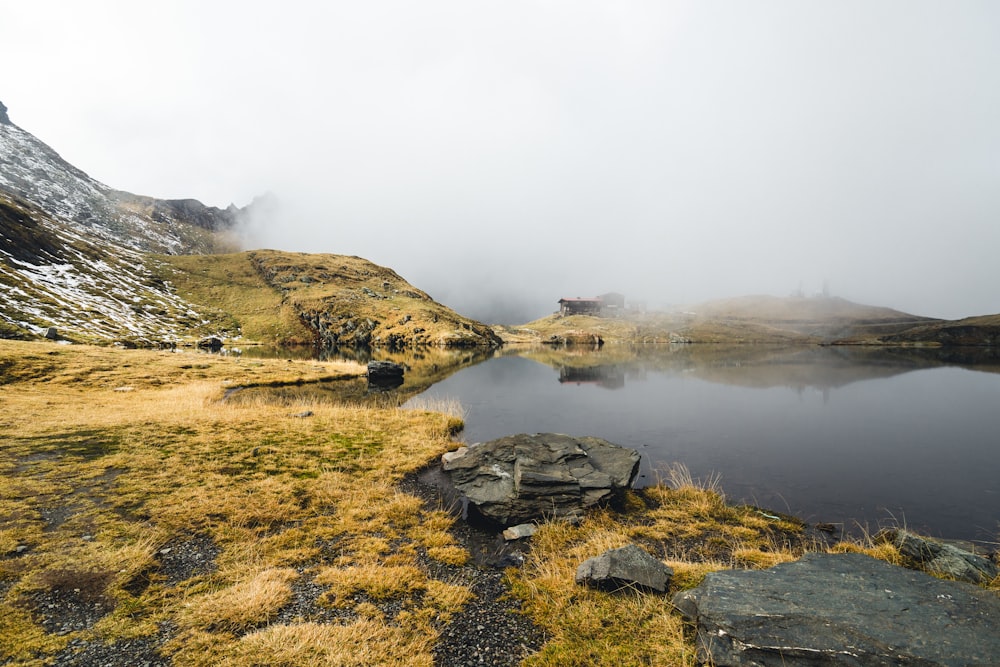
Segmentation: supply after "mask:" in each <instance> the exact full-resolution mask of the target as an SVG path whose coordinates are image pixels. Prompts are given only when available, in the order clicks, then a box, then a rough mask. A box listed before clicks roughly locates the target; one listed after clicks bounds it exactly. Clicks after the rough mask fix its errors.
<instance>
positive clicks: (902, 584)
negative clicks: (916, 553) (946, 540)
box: [673, 553, 1000, 667]
mask: <svg viewBox="0 0 1000 667" xmlns="http://www.w3.org/2000/svg"><path fill="white" fill-rule="evenodd" d="M673 603H674V605H675V606H676V607H677V608H678V609H679V610H680V611H681V613H682V614H683V615H684V616H685V617H686V618H687V619H688V620H689V621H691V622H692V623H693V624H694V625H695V626H696V630H697V638H696V642H697V646H698V659H699V660H700V661H702V662H708V663H711V664H713V665H717V666H718V667H727V666H729V667H732V666H736V665H753V666H754V667H772V666H774V667H777V666H782V667H787V666H789V665H800V666H815V667H820V666H822V667H832V666H834V665H852V666H858V665H880V666H884V667H889V666H896V665H898V666H900V667H902V666H904V665H905V666H908V667H912V666H917V665H919V666H920V667H932V666H942V667H952V666H955V667H957V666H958V665H963V666H968V665H998V664H1000V596H997V594H996V593H995V592H992V591H987V590H984V589H982V588H978V587H976V586H973V585H971V584H966V583H962V582H955V581H943V580H941V579H936V578H934V577H932V576H930V575H928V574H925V573H923V572H916V571H913V570H908V569H906V568H902V567H898V566H895V565H890V564H889V563H886V562H883V561H880V560H876V559H874V558H870V557H869V556H865V555H863V554H820V553H813V554H806V555H805V556H803V557H802V558H801V559H800V560H798V561H796V562H793V563H783V564H781V565H776V566H775V567H772V568H770V569H767V570H739V571H732V570H730V571H722V572H713V573H711V574H709V575H707V576H706V577H705V580H704V581H703V582H702V584H701V585H700V586H698V587H697V588H694V589H692V590H690V591H684V592H682V593H678V594H677V595H675V596H674V598H673Z"/></svg>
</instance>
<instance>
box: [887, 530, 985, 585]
mask: <svg viewBox="0 0 1000 667" xmlns="http://www.w3.org/2000/svg"><path fill="white" fill-rule="evenodd" d="M877 537H878V538H879V539H882V540H885V541H887V542H891V543H892V544H894V545H896V548H897V549H899V552H900V553H901V554H902V555H903V557H904V558H906V559H907V560H908V561H910V562H911V563H913V564H915V565H917V566H919V567H920V568H921V569H923V570H926V571H928V572H936V573H938V574H943V575H945V576H948V577H953V578H955V579H958V580H959V581H968V582H970V583H973V584H985V583H988V582H990V581H992V580H993V579H995V578H996V577H997V576H998V575H1000V568H997V565H996V563H994V562H993V561H991V560H990V559H989V558H986V557H985V556H980V555H978V554H974V553H972V552H971V551H966V550H965V549H960V548H959V547H957V546H955V545H954V544H948V543H946V542H940V541H938V540H932V539H929V538H926V537H921V536H920V535H915V534H914V533H911V532H909V531H906V530H901V529H891V530H885V531H883V532H882V533H880V534H879V535H878V536H877Z"/></svg>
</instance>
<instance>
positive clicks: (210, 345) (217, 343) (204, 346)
mask: <svg viewBox="0 0 1000 667" xmlns="http://www.w3.org/2000/svg"><path fill="white" fill-rule="evenodd" d="M198 348H199V349H201V350H211V351H212V352H218V351H219V350H221V349H222V340H221V339H219V338H216V337H215V336H209V337H207V338H202V339H201V340H199V341H198Z"/></svg>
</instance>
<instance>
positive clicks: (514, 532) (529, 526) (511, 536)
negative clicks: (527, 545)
mask: <svg viewBox="0 0 1000 667" xmlns="http://www.w3.org/2000/svg"><path fill="white" fill-rule="evenodd" d="M537 532H538V526H536V525H535V524H533V523H519V524H517V525H516V526H511V527H510V528H508V529H506V530H505V531H503V538H504V539H505V540H507V541H508V542H509V541H511V540H519V539H521V538H522V537H531V536H532V535H534V534H535V533H537Z"/></svg>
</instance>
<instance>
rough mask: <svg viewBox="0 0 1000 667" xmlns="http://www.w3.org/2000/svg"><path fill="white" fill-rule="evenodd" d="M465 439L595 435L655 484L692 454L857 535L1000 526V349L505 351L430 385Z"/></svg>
mask: <svg viewBox="0 0 1000 667" xmlns="http://www.w3.org/2000/svg"><path fill="white" fill-rule="evenodd" d="M420 397H421V398H420V399H411V400H427V399H432V400H437V399H457V400H459V401H460V402H461V404H462V405H463V407H464V408H465V411H466V417H465V421H466V429H465V433H464V439H465V441H466V442H470V443H471V442H481V441H486V440H491V439H494V438H498V437H501V436H504V435H509V434H512V433H537V432H547V431H552V432H560V433H568V434H572V435H594V436H598V437H601V438H605V439H607V440H610V441H611V442H615V443H617V444H620V445H624V446H626V447H632V448H635V449H637V450H638V451H639V452H640V453H641V454H642V457H643V463H642V470H641V474H642V477H641V478H640V479H639V482H638V484H639V485H640V486H641V485H645V484H648V483H651V482H653V481H655V480H656V479H657V473H658V471H662V470H663V469H664V468H665V467H666V466H669V465H671V464H673V463H682V464H684V465H685V466H687V468H688V469H689V470H690V471H691V473H692V475H693V476H695V477H696V478H701V479H709V478H712V477H715V476H717V477H718V478H719V480H720V484H721V488H722V489H723V491H724V492H725V494H726V496H727V498H729V499H730V500H731V501H734V502H747V503H752V504H754V505H758V506H760V507H763V508H769V509H774V510H778V511H781V512H787V513H789V514H793V515H796V516H799V517H801V518H802V519H804V520H806V521H809V522H811V523H820V522H823V523H833V524H835V525H837V526H839V527H842V528H843V529H844V530H846V531H847V532H851V533H855V534H857V533H858V532H860V530H867V531H869V532H875V531H876V530H877V529H878V528H879V527H887V526H900V525H905V526H908V527H910V528H912V529H915V530H918V531H921V532H924V533H926V534H929V535H933V536H938V537H945V538H956V539H968V540H977V541H985V542H992V543H996V542H997V541H998V536H1000V357H998V356H997V354H996V353H992V352H990V351H988V350H978V349H976V350H971V349H962V350H954V349H952V350H946V351H938V350H928V349H885V348H847V347H797V348H776V347H768V346H739V347H720V346H712V345H680V346H670V347H668V346H647V347H640V348H635V349H631V348H624V347H617V346H605V348H603V349H600V350H586V351H581V350H573V349H570V350H566V351H558V350H551V349H545V348H542V349H531V350H522V351H509V350H505V351H503V352H502V353H500V354H498V355H496V356H494V357H492V358H489V359H487V360H485V361H482V362H479V363H476V364H474V365H470V366H467V367H466V368H464V369H462V370H459V371H458V372H456V373H455V374H453V375H450V376H449V377H447V378H445V379H443V380H440V381H438V382H436V383H435V384H433V385H432V386H430V388H429V389H426V390H425V391H424V392H423V393H422V394H421V395H420Z"/></svg>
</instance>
